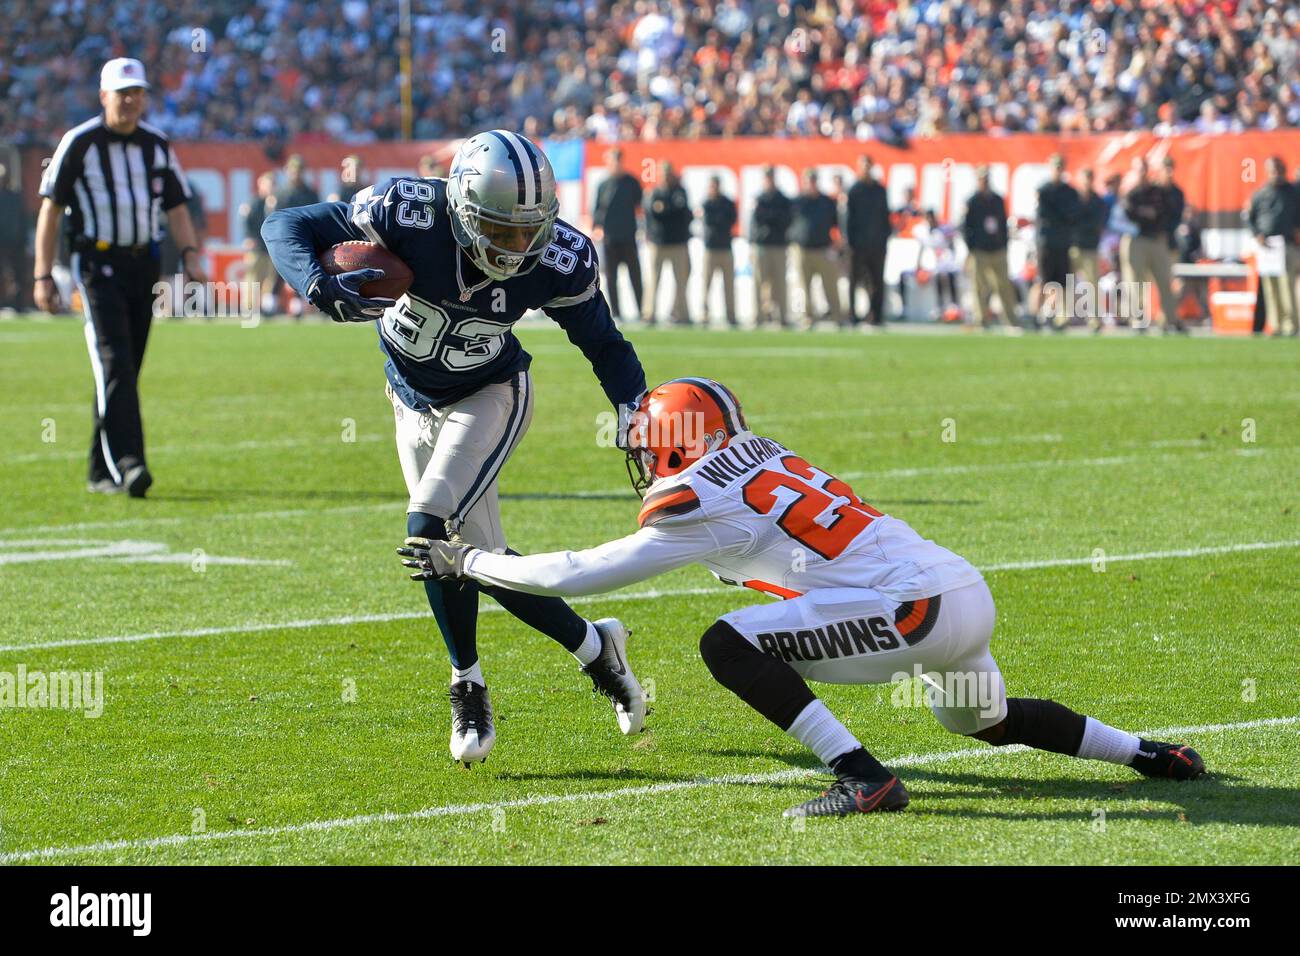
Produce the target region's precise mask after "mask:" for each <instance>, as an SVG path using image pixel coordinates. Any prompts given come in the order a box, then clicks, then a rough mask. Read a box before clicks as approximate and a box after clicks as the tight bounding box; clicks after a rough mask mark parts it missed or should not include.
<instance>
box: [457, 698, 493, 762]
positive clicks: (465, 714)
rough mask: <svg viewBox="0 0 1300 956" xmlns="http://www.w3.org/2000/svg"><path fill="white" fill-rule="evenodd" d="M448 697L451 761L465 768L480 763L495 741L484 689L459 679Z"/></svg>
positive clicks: (489, 704) (490, 706)
mask: <svg viewBox="0 0 1300 956" xmlns="http://www.w3.org/2000/svg"><path fill="white" fill-rule="evenodd" d="M447 696H448V697H449V698H450V699H451V757H452V759H453V760H457V761H459V762H460V763H463V764H464V765H465V766H466V767H468V766H470V764H472V763H476V762H478V763H481V762H482V761H484V760H486V759H487V755H488V754H489V753H490V752H491V750H492V745H493V744H495V743H496V742H497V732H496V728H495V727H493V725H492V702H491V701H490V700H489V699H488V692H487V688H486V687H484V686H483V685H482V684H479V683H476V682H475V681H472V680H462V681H457V682H456V683H454V684H452V685H451V690H449V691H448V692H447Z"/></svg>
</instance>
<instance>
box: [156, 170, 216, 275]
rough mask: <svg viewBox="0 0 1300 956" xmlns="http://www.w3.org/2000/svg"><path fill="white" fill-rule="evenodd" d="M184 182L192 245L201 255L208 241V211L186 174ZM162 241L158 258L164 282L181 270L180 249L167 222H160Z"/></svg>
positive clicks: (178, 273) (192, 181)
mask: <svg viewBox="0 0 1300 956" xmlns="http://www.w3.org/2000/svg"><path fill="white" fill-rule="evenodd" d="M185 184H186V185H187V186H188V187H189V191H190V195H189V198H188V199H186V200H185V208H187V209H188V210H189V212H190V224H191V225H192V226H193V228H194V239H195V243H194V245H195V246H196V247H197V248H198V250H199V252H198V255H199V256H200V257H202V255H203V249H204V243H206V242H207V241H208V211H207V209H205V208H204V206H203V196H201V195H200V194H199V191H198V189H197V188H196V187H195V185H194V180H192V179H190V178H189V177H188V176H187V177H186V178H185ZM162 233H163V235H162V241H161V244H160V246H159V260H160V267H161V269H162V277H163V280H164V281H166V282H171V281H173V280H174V277H175V276H177V275H180V274H181V272H182V268H181V261H180V249H178V248H177V246H176V240H175V239H173V238H172V231H171V230H170V229H168V228H167V223H166V222H163V223H162Z"/></svg>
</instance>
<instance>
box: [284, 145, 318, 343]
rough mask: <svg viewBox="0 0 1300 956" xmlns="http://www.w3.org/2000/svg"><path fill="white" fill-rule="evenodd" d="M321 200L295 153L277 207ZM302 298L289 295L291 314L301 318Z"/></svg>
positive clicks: (289, 161) (287, 206)
mask: <svg viewBox="0 0 1300 956" xmlns="http://www.w3.org/2000/svg"><path fill="white" fill-rule="evenodd" d="M318 202H320V193H318V192H316V190H315V189H313V188H312V187H311V186H310V185H309V184H308V182H307V180H306V177H305V170H304V163H303V159H302V157H301V156H299V155H298V154H297V153H294V154H293V155H292V156H290V157H289V159H288V160H287V161H286V162H285V164H284V182H283V183H281V184H280V188H279V189H277V190H276V191H275V208H276V209H292V208H294V207H296V206H310V205H312V204H313V203H318ZM302 313H303V305H302V300H301V299H299V298H298V297H297V296H296V295H290V296H289V314H290V315H292V316H293V317H294V318H296V319H301V318H302Z"/></svg>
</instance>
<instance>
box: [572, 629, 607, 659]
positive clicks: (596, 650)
mask: <svg viewBox="0 0 1300 956" xmlns="http://www.w3.org/2000/svg"><path fill="white" fill-rule="evenodd" d="M600 647H601V642H600V632H599V631H597V630H596V625H595V624H592V623H591V622H590V621H588V622H587V636H586V637H584V638H583V639H582V643H581V644H579V645H578V648H577V650H575V651H574V652H573V656H574V657H576V658H577V659H578V663H579V664H581V665H582V666H583V667H586V666H587V665H588V664H590V663H591V662H592V661H594V660H595V659H596V658H597V657H599V656H600Z"/></svg>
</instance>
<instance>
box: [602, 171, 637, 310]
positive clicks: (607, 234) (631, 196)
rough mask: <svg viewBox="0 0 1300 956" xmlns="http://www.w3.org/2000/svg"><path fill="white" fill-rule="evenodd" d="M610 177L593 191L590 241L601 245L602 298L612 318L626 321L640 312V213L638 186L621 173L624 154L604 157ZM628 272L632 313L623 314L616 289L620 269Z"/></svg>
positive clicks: (627, 175)
mask: <svg viewBox="0 0 1300 956" xmlns="http://www.w3.org/2000/svg"><path fill="white" fill-rule="evenodd" d="M605 167H606V169H607V170H608V171H609V176H608V177H607V178H606V179H605V181H604V182H602V183H601V184H600V186H599V188H597V190H596V205H595V207H594V208H593V209H592V211H591V222H592V226H593V229H592V232H591V237H592V239H594V240H595V241H596V242H603V243H604V246H603V255H602V257H601V259H602V263H603V264H604V267H605V295H606V297H608V299H609V306H610V309H611V310H612V311H613V313H614V315H615V317H617V318H620V319H626V318H628V317H634V316H637V315H639V314H640V311H641V250H640V248H639V247H638V245H637V221H636V217H637V215H638V214H639V213H640V211H641V199H642V196H641V183H640V181H639V180H638V179H637V178H636V177H635V176H633V175H632V174H631V173H629V172H627V171H626V170H625V169H623V151H622V150H621V149H611V150H610V151H609V152H607V153H606V154H605ZM620 267H622V268H624V269H626V270H627V275H628V279H629V281H630V282H631V283H632V309H631V310H630V311H624V310H623V307H622V301H623V295H622V292H621V291H620V289H619V286H618V273H619V268H620Z"/></svg>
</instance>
